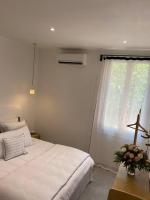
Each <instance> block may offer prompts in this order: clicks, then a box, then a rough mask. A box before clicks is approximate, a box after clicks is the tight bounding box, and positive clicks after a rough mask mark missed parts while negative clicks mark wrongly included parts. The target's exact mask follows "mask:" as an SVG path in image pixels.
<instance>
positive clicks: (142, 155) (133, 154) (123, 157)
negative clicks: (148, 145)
mask: <svg viewBox="0 0 150 200" xmlns="http://www.w3.org/2000/svg"><path fill="white" fill-rule="evenodd" d="M114 162H116V163H123V165H124V166H125V167H126V168H127V171H128V174H130V175H134V174H135V169H138V170H139V171H141V170H145V171H148V172H150V161H149V160H148V155H147V152H146V151H144V150H142V149H141V148H140V147H138V146H137V145H134V144H125V145H124V146H122V147H121V150H120V151H117V152H115V159H114Z"/></svg>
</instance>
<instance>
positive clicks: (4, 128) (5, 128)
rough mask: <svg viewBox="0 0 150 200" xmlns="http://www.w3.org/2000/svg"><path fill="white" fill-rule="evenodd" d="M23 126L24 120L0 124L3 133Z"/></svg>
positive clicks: (24, 124)
mask: <svg viewBox="0 0 150 200" xmlns="http://www.w3.org/2000/svg"><path fill="white" fill-rule="evenodd" d="M24 126H26V122H25V120H23V121H21V122H0V127H1V130H2V131H3V132H5V131H12V130H17V129H19V128H21V127H24Z"/></svg>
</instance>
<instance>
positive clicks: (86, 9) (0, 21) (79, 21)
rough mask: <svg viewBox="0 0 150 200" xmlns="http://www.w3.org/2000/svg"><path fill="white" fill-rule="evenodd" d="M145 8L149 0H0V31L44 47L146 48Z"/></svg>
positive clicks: (149, 33) (149, 20)
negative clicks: (124, 42)
mask: <svg viewBox="0 0 150 200" xmlns="http://www.w3.org/2000/svg"><path fill="white" fill-rule="evenodd" d="M149 10H150V0H0V34H1V35H3V36H7V37H10V38H15V39H19V40H23V41H25V42H29V43H32V42H36V43H38V45H39V46H40V47H46V48H47V47H62V48H106V49H124V48H127V49H149V48H150V11H149ZM51 26H52V27H55V29H56V30H55V32H51V31H50V27H51ZM124 40H126V41H127V44H123V41H124Z"/></svg>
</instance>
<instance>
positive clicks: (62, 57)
mask: <svg viewBox="0 0 150 200" xmlns="http://www.w3.org/2000/svg"><path fill="white" fill-rule="evenodd" d="M86 60H87V55H86V54H83V53H81V54H79V53H60V54H59V56H58V63H59V64H73V65H86Z"/></svg>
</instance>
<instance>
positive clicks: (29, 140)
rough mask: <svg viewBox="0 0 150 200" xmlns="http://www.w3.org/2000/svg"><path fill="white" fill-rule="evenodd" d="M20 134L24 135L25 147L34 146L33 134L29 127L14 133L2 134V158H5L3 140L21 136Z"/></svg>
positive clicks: (0, 149) (0, 135) (0, 152)
mask: <svg viewBox="0 0 150 200" xmlns="http://www.w3.org/2000/svg"><path fill="white" fill-rule="evenodd" d="M20 134H24V144H25V147H27V146H31V145H32V138H31V134H30V131H29V129H28V127H27V126H25V127H22V128H20V129H17V130H14V131H8V132H4V133H0V158H3V146H2V140H3V138H12V137H16V136H19V135H20Z"/></svg>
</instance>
